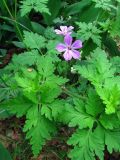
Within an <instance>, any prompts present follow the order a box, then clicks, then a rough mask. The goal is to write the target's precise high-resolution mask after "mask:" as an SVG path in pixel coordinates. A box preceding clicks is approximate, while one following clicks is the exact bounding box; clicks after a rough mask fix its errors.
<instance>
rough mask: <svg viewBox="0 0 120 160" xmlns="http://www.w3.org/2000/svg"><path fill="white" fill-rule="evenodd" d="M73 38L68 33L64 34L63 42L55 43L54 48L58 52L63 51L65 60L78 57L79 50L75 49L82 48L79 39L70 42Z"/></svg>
mask: <svg viewBox="0 0 120 160" xmlns="http://www.w3.org/2000/svg"><path fill="white" fill-rule="evenodd" d="M72 41H73V38H72V37H71V36H70V35H66V36H65V37H64V42H65V44H63V43H60V44H58V45H57V47H56V49H57V51H59V52H64V54H63V57H64V59H65V60H66V61H69V60H71V59H72V58H74V59H79V58H80V52H79V51H78V50H76V49H79V48H82V42H81V41H80V40H76V41H75V42H74V43H72Z"/></svg>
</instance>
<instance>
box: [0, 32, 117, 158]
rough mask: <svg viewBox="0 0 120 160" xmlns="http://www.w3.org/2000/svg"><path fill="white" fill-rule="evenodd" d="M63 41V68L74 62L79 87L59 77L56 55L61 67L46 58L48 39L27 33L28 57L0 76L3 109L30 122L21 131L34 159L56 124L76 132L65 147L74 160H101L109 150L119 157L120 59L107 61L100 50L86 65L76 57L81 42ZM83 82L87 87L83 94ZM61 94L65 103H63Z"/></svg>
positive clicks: (20, 57) (17, 60) (20, 58)
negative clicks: (116, 153)
mask: <svg viewBox="0 0 120 160" xmlns="http://www.w3.org/2000/svg"><path fill="white" fill-rule="evenodd" d="M58 36H59V35H58ZM64 41H65V45H64V44H62V43H61V42H58V43H57V44H56V46H57V50H58V51H60V52H61V51H62V52H68V56H67V58H66V55H64V58H65V59H63V56H62V59H61V60H62V61H65V60H66V62H65V63H68V60H69V61H70V60H71V61H73V62H74V61H75V62H74V65H73V68H74V72H75V74H76V76H77V77H78V78H77V79H78V82H77V85H75V86H70V85H69V81H71V79H68V77H64V78H63V77H62V76H59V75H58V73H59V70H58V69H57V67H56V63H59V61H61V60H60V58H59V54H58V59H59V61H57V62H56V61H54V57H52V56H51V54H49V50H48V54H44V49H45V47H46V45H47V42H46V39H45V38H44V37H42V36H39V35H38V34H35V33H32V32H24V41H23V42H24V44H25V45H26V46H27V47H28V48H29V51H25V52H24V53H22V54H20V55H15V56H14V57H13V59H12V62H11V63H10V64H9V65H8V66H7V67H6V68H4V70H2V71H1V73H0V75H1V76H0V83H1V91H2V92H1V93H0V94H1V96H0V100H1V104H0V108H2V109H5V110H7V111H8V112H9V113H10V114H11V115H16V116H17V117H23V116H26V121H25V125H24V127H23V131H24V132H26V138H27V139H29V140H30V144H31V146H32V151H33V154H34V155H35V156H37V155H38V154H39V153H40V151H41V150H42V146H43V145H45V143H46V141H47V140H50V139H51V138H52V136H53V135H55V134H56V132H57V124H58V123H62V124H68V126H69V127H75V128H76V130H75V132H74V133H73V134H72V135H71V137H70V138H68V141H67V143H68V144H69V145H72V146H74V148H73V149H72V150H71V151H70V152H69V153H68V156H69V157H70V158H71V159H72V160H78V159H80V160H84V159H85V160H89V159H90V160H94V159H95V157H99V159H101V160H102V159H104V151H105V146H107V150H108V151H109V152H110V153H112V152H113V151H116V152H119V151H120V111H119V110H120V83H119V82H120V77H119V72H120V68H119V63H118V62H120V58H119V57H114V58H109V57H108V56H107V54H106V53H105V52H104V51H102V50H101V49H99V48H97V49H96V50H94V52H93V53H91V55H90V57H88V59H86V60H84V61H83V60H80V59H79V58H80V52H79V51H75V49H79V48H81V47H82V42H81V41H80V40H76V41H75V42H74V43H73V44H72V36H71V35H70V34H69V33H68V34H66V35H64ZM54 49H55V50H56V47H55V48H54ZM76 52H77V53H79V55H78V56H77V57H76V55H75V53H76ZM72 57H73V58H74V59H75V60H72V59H71V58H72ZM57 70H58V71H57ZM73 74H74V73H70V75H73ZM82 77H83V78H84V81H86V80H87V81H88V83H86V86H85V91H83V92H82V90H81V89H82V87H83V82H84V81H83V80H82V81H81V78H82ZM63 93H64V94H66V98H64V97H63V98H62V96H61V95H62V94H63Z"/></svg>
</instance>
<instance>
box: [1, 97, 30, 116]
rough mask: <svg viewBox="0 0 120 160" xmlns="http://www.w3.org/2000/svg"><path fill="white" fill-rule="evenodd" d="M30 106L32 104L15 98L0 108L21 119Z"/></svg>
mask: <svg viewBox="0 0 120 160" xmlns="http://www.w3.org/2000/svg"><path fill="white" fill-rule="evenodd" d="M31 106H32V103H31V102H30V101H29V100H27V99H26V98H24V97H17V98H14V99H10V100H8V101H5V102H3V103H1V104H0V108H4V109H6V110H8V111H9V113H11V114H15V115H16V116H17V117H22V116H23V115H25V114H26V113H27V111H28V109H29V108H30V107H31Z"/></svg>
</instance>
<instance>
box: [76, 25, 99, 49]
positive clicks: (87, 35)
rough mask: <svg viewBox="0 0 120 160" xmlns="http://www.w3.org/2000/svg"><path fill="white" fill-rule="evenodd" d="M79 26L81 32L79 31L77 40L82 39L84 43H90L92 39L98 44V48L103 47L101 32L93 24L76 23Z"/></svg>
mask: <svg viewBox="0 0 120 160" xmlns="http://www.w3.org/2000/svg"><path fill="white" fill-rule="evenodd" d="M76 24H77V25H78V26H79V30H78V31H77V38H79V39H82V40H83V41H88V40H89V39H92V41H93V42H94V43H95V44H97V46H99V47H100V46H101V37H100V33H101V30H100V29H98V28H97V27H96V26H95V25H94V24H93V23H88V24H87V23H85V22H83V23H82V22H76Z"/></svg>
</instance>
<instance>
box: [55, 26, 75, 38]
mask: <svg viewBox="0 0 120 160" xmlns="http://www.w3.org/2000/svg"><path fill="white" fill-rule="evenodd" d="M73 29H74V27H72V26H70V27H67V26H60V30H59V29H55V32H56V34H59V35H63V36H66V35H67V34H69V35H70V34H71V33H72V30H73Z"/></svg>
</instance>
